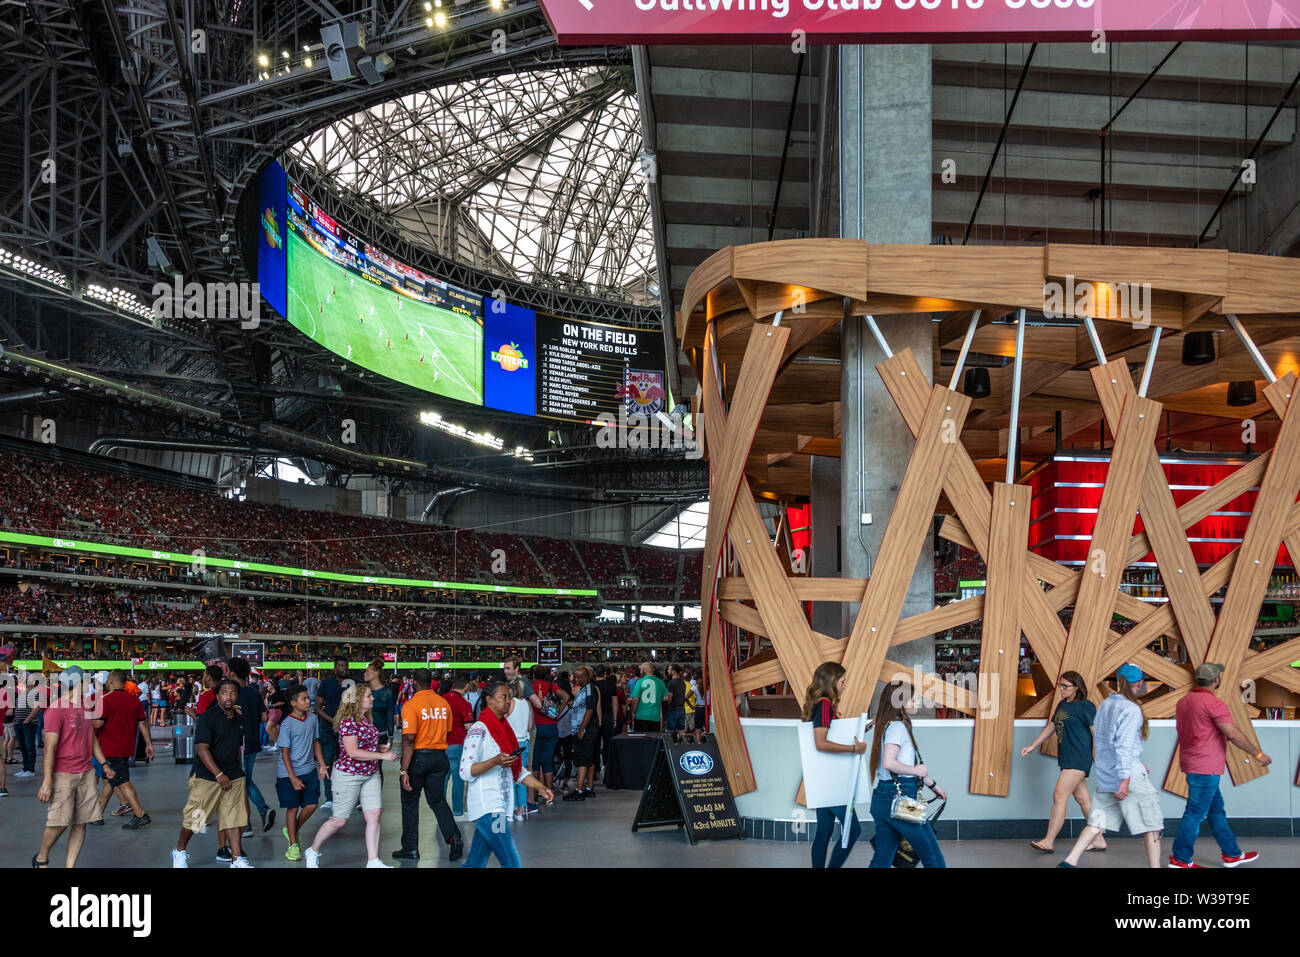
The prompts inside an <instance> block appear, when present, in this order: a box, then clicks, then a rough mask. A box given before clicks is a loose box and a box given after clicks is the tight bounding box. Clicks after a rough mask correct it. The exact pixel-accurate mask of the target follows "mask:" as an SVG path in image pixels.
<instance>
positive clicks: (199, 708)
mask: <svg viewBox="0 0 1300 957" xmlns="http://www.w3.org/2000/svg"><path fill="white" fill-rule="evenodd" d="M225 676H226V673H225V672H224V671H222V670H221V668H220V667H219V666H218V665H208V667H207V668H206V669H204V671H203V692H202V693H201V694H200V695H199V696H198V698H197V699H195V701H194V707H192V708H186V709H185V713H186V714H188V715H189V716H190V717H191V718H194V719H196V720H197V719H198V717H199V715H201V714H202V713H203V712H205V711H207V710H208V708H209V706H210V705H211V704H212V702H213V701H215V700H216V699H217V692H216V687H217V684H218V683H219V682H220V681H221V679H222V678H224V677H225Z"/></svg>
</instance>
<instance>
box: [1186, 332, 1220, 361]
mask: <svg viewBox="0 0 1300 957" xmlns="http://www.w3.org/2000/svg"><path fill="white" fill-rule="evenodd" d="M1213 361H1214V333H1212V332H1189V333H1187V334H1186V335H1185V336H1183V365H1185V366H1203V365H1205V364H1206V363H1207V362H1213Z"/></svg>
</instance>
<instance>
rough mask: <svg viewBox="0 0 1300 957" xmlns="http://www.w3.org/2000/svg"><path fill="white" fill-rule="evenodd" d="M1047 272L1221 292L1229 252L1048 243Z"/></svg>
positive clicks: (1225, 282) (1224, 287) (1212, 293)
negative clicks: (1116, 248)
mask: <svg viewBox="0 0 1300 957" xmlns="http://www.w3.org/2000/svg"><path fill="white" fill-rule="evenodd" d="M1047 274H1048V275H1049V276H1053V277H1064V276H1074V277H1075V278H1076V279H1078V280H1084V279H1086V280H1090V281H1092V282H1126V283H1145V282H1149V283H1151V286H1152V288H1154V289H1167V290H1171V291H1175V292H1190V293H1196V294H1200V295H1207V296H1222V295H1225V294H1226V293H1227V291H1228V253H1227V251H1226V250H1216V249H1172V248H1150V249H1131V248H1130V249H1125V250H1124V252H1123V254H1122V255H1116V254H1115V251H1114V249H1113V248H1108V247H1106V246H1076V245H1070V244H1068V243H1048V244H1047Z"/></svg>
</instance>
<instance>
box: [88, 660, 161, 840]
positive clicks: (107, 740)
mask: <svg viewBox="0 0 1300 957" xmlns="http://www.w3.org/2000/svg"><path fill="white" fill-rule="evenodd" d="M100 714H101V717H99V718H96V719H95V720H94V721H92V722H91V724H93V725H94V727H95V732H96V734H97V735H98V737H99V746H100V748H102V749H103V751H104V757H106V758H107V759H108V766H109V767H110V768H112V769H113V772H114V774H113V776H112V777H111V778H110V777H106V778H105V780H104V787H103V788H102V789H101V791H100V795H99V816H100V821H101V822H102V821H103V818H104V809H105V808H106V807H108V799H109V797H111V796H112V794H113V792H114V791H116V792H117V796H118V799H119V800H120V801H121V802H122V803H124V804H129V805H130V806H131V811H132V812H133V814H134V816H133V817H132V818H131V820H129V821H127V822H126V823H125V824H123V825H122V827H123V828H125V829H126V830H128V831H134V830H138V829H139V828H142V827H144V826H145V825H146V824H148V823H149V821H150V817H149V815H148V814H146V813H145V810H144V807H143V806H142V805H141V804H140V796H139V795H138V794H136V790H135V785H134V784H132V783H131V767H130V760H131V758H132V757H134V755H135V742H136V737H135V736H136V734H143V735H144V740H145V749H144V752H145V755H146V756H147V757H148V758H149V760H150V761H152V760H153V741H152V739H151V737H150V733H149V724H148V722H147V721H146V720H145V715H144V706H143V705H142V704H140V699H139V698H136V697H133V696H132V695H131V694H130V692H128V691H127V690H126V672H124V671H114V672H111V673H110V674H109V676H108V694H106V695H104V700H103V701H102V702H101V705H100Z"/></svg>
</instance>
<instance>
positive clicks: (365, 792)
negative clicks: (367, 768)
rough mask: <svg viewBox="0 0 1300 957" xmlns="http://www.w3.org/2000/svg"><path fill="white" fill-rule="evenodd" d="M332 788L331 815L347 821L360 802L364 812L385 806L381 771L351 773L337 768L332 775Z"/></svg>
mask: <svg viewBox="0 0 1300 957" xmlns="http://www.w3.org/2000/svg"><path fill="white" fill-rule="evenodd" d="M330 790H331V791H332V792H333V794H334V807H333V809H332V810H331V812H330V817H337V818H339V819H340V820H344V821H346V820H347V819H348V817H349V816H350V815H351V814H352V809H353V808H354V807H356V806H357V805H358V804H360V805H361V810H362V812H363V813H364V812H366V811H378V810H379V809H380V808H382V807H383V806H384V791H383V785H382V784H380V781H379V772H378V771H376V772H375V773H374V774H349V773H348V772H347V771H340V770H338V769H337V768H335V770H334V773H333V774H331V775H330Z"/></svg>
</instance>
